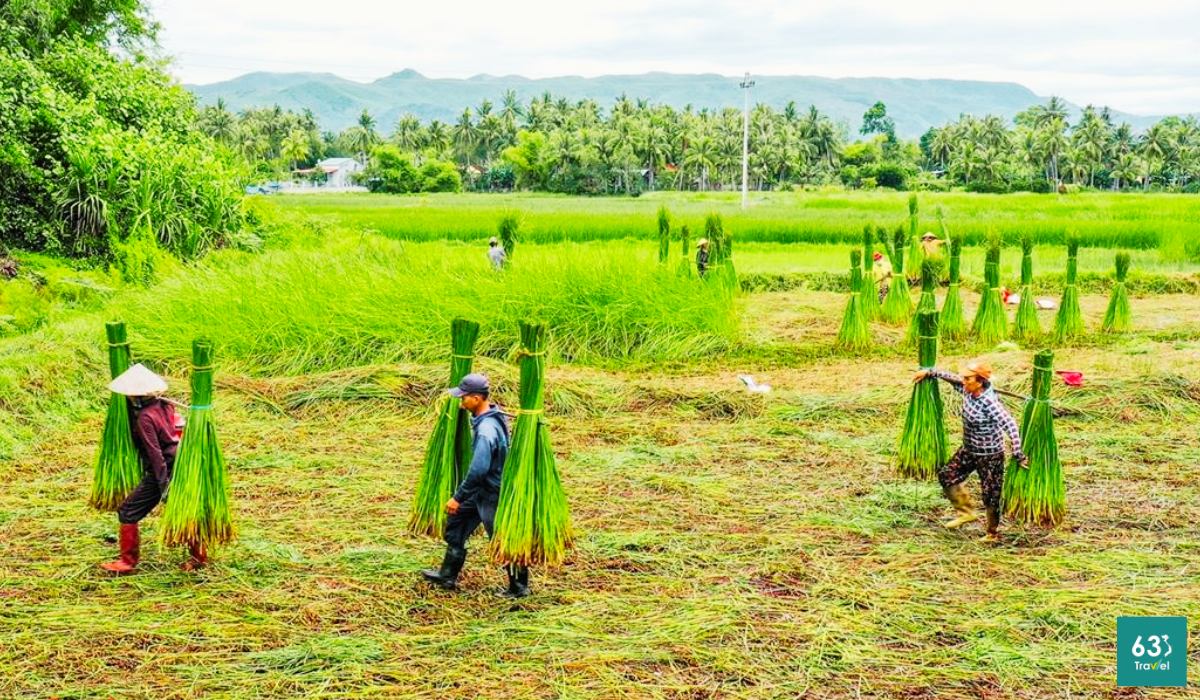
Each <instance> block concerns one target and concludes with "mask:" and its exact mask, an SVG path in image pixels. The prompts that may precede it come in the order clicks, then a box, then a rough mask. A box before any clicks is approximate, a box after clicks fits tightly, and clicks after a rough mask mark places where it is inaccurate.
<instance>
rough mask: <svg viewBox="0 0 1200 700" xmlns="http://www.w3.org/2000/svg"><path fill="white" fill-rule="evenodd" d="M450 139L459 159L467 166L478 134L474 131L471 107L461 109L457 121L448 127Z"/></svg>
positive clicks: (469, 163)
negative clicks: (461, 111)
mask: <svg viewBox="0 0 1200 700" xmlns="http://www.w3.org/2000/svg"><path fill="white" fill-rule="evenodd" d="M450 139H451V142H452V143H453V144H454V148H455V150H456V151H458V155H459V156H460V161H462V162H463V163H464V164H466V165H467V166H470V165H471V154H472V153H474V152H475V146H476V145H477V143H478V139H479V136H478V134H477V133H476V131H475V124H474V123H473V122H472V121H471V108H470V107H467V108H465V109H463V113H462V114H461V115H459V117H458V121H457V122H455V124H454V126H452V127H450Z"/></svg>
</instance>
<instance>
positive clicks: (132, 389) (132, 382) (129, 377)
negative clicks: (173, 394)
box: [108, 363, 167, 396]
mask: <svg viewBox="0 0 1200 700" xmlns="http://www.w3.org/2000/svg"><path fill="white" fill-rule="evenodd" d="M108 388H109V390H110V391H113V392H115V393H117V394H124V395H126V396H150V395H152V394H161V393H163V392H164V391H166V390H167V380H165V379H163V378H162V377H160V376H158V375H157V374H155V373H153V372H151V371H150V370H148V369H146V367H145V365H143V364H141V363H138V364H136V365H133V366H132V367H130V368H129V369H127V370H125V371H124V372H123V373H122V374H121V376H119V377H117V378H116V379H114V380H112V382H111V383H109V385H108Z"/></svg>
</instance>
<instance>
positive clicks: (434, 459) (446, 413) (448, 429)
mask: <svg viewBox="0 0 1200 700" xmlns="http://www.w3.org/2000/svg"><path fill="white" fill-rule="evenodd" d="M478 339H479V324H478V323H475V322H473V321H468V320H466V319H465V318H456V319H454V321H452V322H451V323H450V351H451V356H450V384H449V386H457V385H458V383H459V382H461V381H462V378H463V377H465V376H467V375H468V374H470V373H471V367H472V364H473V361H474V359H475V356H474V353H475V341H477V340H478ZM439 401H440V402H441V403H440V405H439V407H438V417H437V422H436V423H434V426H433V434H432V435H430V436H429V445H428V446H427V447H426V448H425V463H424V465H422V467H421V476H420V479H419V480H418V481H417V494H416V498H415V499H414V501H413V510H412V515H410V516H409V519H408V531H409V532H411V533H413V534H415V535H428V536H430V537H441V536H442V532H443V530H444V529H445V527H446V502H447V501H449V500H450V498H451V497H452V496H453V495H454V490H455V489H456V488H458V485H459V484H460V483H461V482H462V480H463V477H464V476H466V472H467V468H468V467H469V466H470V462H471V417H470V415H468V414H467V412H466V411H465V410H464V409H463V408H462V406H461V405H460V404H459V401H458V399H456V398H454V397H452V396H450V395H449V394H445V393H443V394H442V397H441V399H439Z"/></svg>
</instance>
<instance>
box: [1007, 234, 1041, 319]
mask: <svg viewBox="0 0 1200 700" xmlns="http://www.w3.org/2000/svg"><path fill="white" fill-rule="evenodd" d="M1012 337H1013V339H1014V340H1018V341H1020V342H1022V343H1036V342H1037V341H1038V339H1039V338H1041V337H1042V326H1041V324H1040V323H1038V317H1037V305H1036V304H1034V303H1033V238H1032V237H1031V236H1029V235H1028V234H1026V235H1024V236H1021V302H1020V304H1019V305H1018V306H1017V318H1016V320H1015V321H1014V322H1013V330H1012Z"/></svg>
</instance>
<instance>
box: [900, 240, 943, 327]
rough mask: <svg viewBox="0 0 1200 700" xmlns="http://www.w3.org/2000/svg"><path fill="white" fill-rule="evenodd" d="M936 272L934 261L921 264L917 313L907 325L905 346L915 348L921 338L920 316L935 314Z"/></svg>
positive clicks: (925, 261)
mask: <svg viewBox="0 0 1200 700" xmlns="http://www.w3.org/2000/svg"><path fill="white" fill-rule="evenodd" d="M937 272H938V266H937V263H935V262H934V261H932V260H929V259H926V260H923V261H922V262H921V296H920V298H918V299H917V311H916V313H915V314H913V317H912V321H910V322H909V324H908V334H907V335H906V336H905V338H904V343H905V345H908V346H915V345H916V344H917V340H918V339H919V338H920V337H921V328H920V325H921V322H920V318H921V314H922V313H934V314H936V313H937V297H935V296H934V290H936V289H937Z"/></svg>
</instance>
